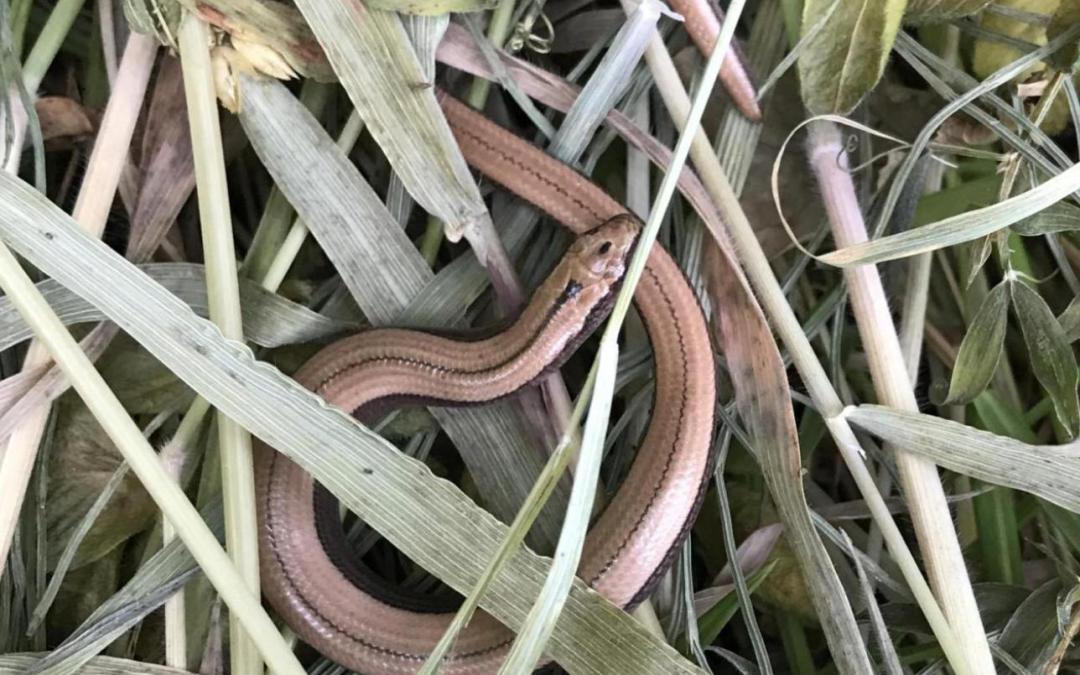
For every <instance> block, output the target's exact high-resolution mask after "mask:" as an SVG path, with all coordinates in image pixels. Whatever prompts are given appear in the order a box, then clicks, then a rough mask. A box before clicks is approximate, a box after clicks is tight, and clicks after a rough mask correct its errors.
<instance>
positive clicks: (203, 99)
mask: <svg viewBox="0 0 1080 675" xmlns="http://www.w3.org/2000/svg"><path fill="white" fill-rule="evenodd" d="M179 44H180V60H181V65H182V67H183V71H184V92H185V95H186V97H187V107H188V119H189V120H190V125H191V144H192V150H193V155H194V160H195V182H196V186H197V190H198V194H199V220H200V222H201V226H202V239H203V253H204V258H205V260H206V264H205V267H206V286H207V289H206V290H207V297H208V300H209V309H210V319H211V320H212V321H213V322H214V323H215V324H217V326H218V327H219V328H221V332H222V334H224V335H225V337H227V338H231V339H233V340H243V339H244V329H243V325H242V323H241V320H240V288H239V279H238V276H237V269H236V251H235V249H234V246H233V231H232V216H231V212H230V208H229V193H228V181H227V178H226V175H225V158H224V151H223V150H222V147H221V127H220V123H219V121H218V106H217V95H216V93H215V91H214V79H213V75H212V71H211V65H210V30H209V29H208V28H207V26H206V24H205V23H203V22H202V20H201V19H199V18H198V17H196V16H195V15H193V14H188V15H186V16H185V17H184V20H183V22H182V23H181V26H180V34H179ZM216 421H217V431H218V446H219V452H220V453H221V483H222V494H223V496H224V504H225V541H226V546H227V548H228V551H229V555H230V556H231V557H232V559H233V561H234V562H235V564H236V567H237V569H238V570H239V571H240V574H241V576H242V577H243V579H244V583H245V584H246V586H247V588H248V589H249V590H251V591H252V592H253V593H255V594H256V595H258V593H259V544H258V538H257V533H258V520H257V517H256V511H255V470H254V465H253V460H252V453H251V434H249V433H248V431H247V430H246V429H244V428H243V427H242V426H240V425H239V424H237V423H236V422H234V421H233V420H231V419H229V418H228V417H226V416H225V415H223V414H221V413H218V415H217V418H216ZM229 643H230V655H231V660H232V672H233V673H234V674H235V675H261V674H262V671H263V666H262V660H261V659H260V657H259V653H258V650H257V649H256V648H255V644H254V642H252V640H251V638H250V636H248V635H246V634H245V633H244V631H243V628H242V627H241V626H240V625H239V622H237V621H230V622H229Z"/></svg>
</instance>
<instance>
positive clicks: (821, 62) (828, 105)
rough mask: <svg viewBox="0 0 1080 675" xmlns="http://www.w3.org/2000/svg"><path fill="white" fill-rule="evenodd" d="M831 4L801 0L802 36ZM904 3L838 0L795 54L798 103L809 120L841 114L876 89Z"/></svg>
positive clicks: (900, 0) (827, 0)
mask: <svg viewBox="0 0 1080 675" xmlns="http://www.w3.org/2000/svg"><path fill="white" fill-rule="evenodd" d="M832 4H833V0H806V4H805V5H804V6H803V19H802V25H803V30H804V32H805V31H806V30H807V29H808V27H811V26H814V25H815V23H816V19H817V18H818V17H820V16H821V14H822V13H824V12H826V11H828V9H829V8H830V6H831V5H832ZM906 6H907V0H840V5H839V7H837V8H836V10H835V11H833V13H832V16H831V17H830V18H829V20H828V22H827V23H826V24H825V27H824V28H823V29H821V30H819V31H817V32H816V33H815V34H814V35H813V36H812V37H810V38H809V39H808V40H807V42H806V43H805V49H804V50H803V52H802V54H800V55H799V79H800V80H801V82H802V99H803V104H804V105H806V107H807V108H808V109H809V110H810V112H811V113H813V114H815V115H820V114H824V113H837V114H840V115H846V114H847V113H849V112H851V110H852V109H853V108H854V107H855V106H856V105H858V103H859V101H860V100H862V98H863V96H865V95H866V94H867V92H869V91H870V90H871V89H873V87H874V85H875V84H877V81H878V79H879V78H880V77H881V73H882V71H883V70H884V69H885V62H886V61H887V60H888V58H889V52H890V50H892V43H893V40H894V39H895V38H896V31H897V30H898V29H899V28H900V19H901V17H902V16H903V14H904V8H905V7H906Z"/></svg>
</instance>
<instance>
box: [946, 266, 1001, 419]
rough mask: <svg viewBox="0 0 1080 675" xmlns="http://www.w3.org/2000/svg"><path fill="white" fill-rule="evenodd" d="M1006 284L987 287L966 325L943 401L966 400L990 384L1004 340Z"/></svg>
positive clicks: (959, 401)
mask: <svg viewBox="0 0 1080 675" xmlns="http://www.w3.org/2000/svg"><path fill="white" fill-rule="evenodd" d="M1006 286H1007V282H1004V281H1003V282H1001V283H1000V284H998V285H997V286H995V287H994V289H993V290H992V291H990V293H989V294H988V295H987V296H986V299H985V300H983V303H982V307H980V308H979V311H978V313H977V314H975V318H974V319H973V320H972V322H971V326H970V327H968V331H967V334H966V335H965V336H964V341H963V342H961V343H960V353H959V354H957V356H956V365H955V366H954V367H953V372H952V380H951V381H950V382H949V395H948V396H947V397H946V398H945V403H967V402H968V401H971V400H972V399H974V398H975V397H976V396H978V395H979V394H980V393H981V392H982V390H983V389H986V386H987V385H988V384H990V378H992V377H993V376H994V371H995V370H997V364H998V361H999V360H1000V359H1001V350H1002V347H1003V346H1004V344H1005V324H1006V321H1005V320H1006V319H1007V318H1008V312H1009V296H1008V293H1007V292H1006V291H1007V288H1006Z"/></svg>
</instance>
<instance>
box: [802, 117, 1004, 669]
mask: <svg viewBox="0 0 1080 675" xmlns="http://www.w3.org/2000/svg"><path fill="white" fill-rule="evenodd" d="M809 137H810V140H809V150H808V155H809V161H810V165H811V167H812V168H813V170H814V173H815V174H816V176H817V180H818V185H819V186H820V187H821V191H822V197H823V199H824V201H825V209H826V212H827V214H828V217H829V222H830V224H831V226H832V231H833V237H834V238H835V240H836V245H837V247H840V248H843V247H846V246H851V245H854V244H858V243H861V242H864V241H867V240H868V235H867V230H866V223H865V221H864V220H863V215H862V211H861V210H860V209H859V202H858V197H857V195H856V192H855V185H854V183H853V182H852V180H851V174H850V173H849V172H848V164H847V154H846V153H845V152H844V146H843V142H842V138H841V135H840V132H839V130H838V129H837V128H836V126H835V125H834V124H833V123H831V122H823V121H819V122H815V123H813V124H811V125H810V126H809ZM844 277H845V279H846V281H847V284H848V290H849V292H850V297H851V306H852V309H853V310H854V312H855V319H856V323H857V324H858V327H859V334H860V336H861V337H862V343H863V349H864V351H865V352H866V356H867V360H868V361H869V366H870V373H871V377H872V378H873V381H874V388H875V390H876V391H877V396H878V401H879V402H880V403H881V404H883V405H888V406H891V407H894V408H898V409H901V410H909V411H912V412H917V411H918V403H917V402H916V400H915V392H914V390H913V388H912V384H911V378H910V377H909V376H908V370H907V362H906V359H905V358H904V352H903V350H902V349H901V346H900V340H899V338H898V336H897V332H896V327H895V325H894V324H893V320H892V313H891V311H890V309H889V303H888V299H887V298H886V296H885V289H884V286H883V285H882V283H881V277H880V276H879V275H878V271H877V267H876V266H874V265H860V266H857V267H849V268H845V269H844ZM896 465H897V469H898V470H899V473H900V481H901V484H902V486H903V489H904V494H905V496H906V500H907V504H908V510H909V511H910V513H911V518H912V520H913V522H914V525H915V534H916V537H917V538H918V540H919V547H920V550H921V551H922V554H923V559H924V560H925V561H926V568H927V574H928V576H929V578H930V584H931V586H932V587H933V588H934V589H935V590H936V592H937V597H938V601H939V602H940V603H941V607H942V609H943V611H944V612H945V616H946V618H947V619H948V621H949V624H950V625H951V626H952V628H953V630H954V631H955V633H956V636H957V639H958V640H959V641H960V647H961V649H962V650H963V652H964V656H965V658H966V660H967V661H968V663H969V664H970V665H971V666H972V667H973V668H974V669H975V671H976V672H979V673H992V672H994V665H993V658H992V657H991V654H990V646H989V643H988V642H987V640H986V631H985V629H984V628H983V624H982V619H981V618H980V616H979V610H978V606H977V605H976V604H975V593H974V591H973V590H972V587H971V581H970V579H969V578H968V573H967V567H966V565H965V564H964V556H963V552H962V551H961V549H960V542H959V539H958V538H957V536H956V530H955V529H954V527H953V521H952V515H951V513H950V512H949V505H948V502H947V500H946V498H945V490H944V488H943V487H942V485H941V479H940V477H939V476H938V471H937V467H936V466H935V465H934V464H933V463H932V462H930V461H927V460H926V459H924V458H921V457H916V456H914V455H911V454H909V453H906V452H903V451H902V449H899V448H898V449H897V453H896Z"/></svg>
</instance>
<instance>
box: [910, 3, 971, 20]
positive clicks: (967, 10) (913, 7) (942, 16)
mask: <svg viewBox="0 0 1080 675" xmlns="http://www.w3.org/2000/svg"><path fill="white" fill-rule="evenodd" d="M989 4H990V0H908V4H907V10H906V11H905V12H904V23H925V22H930V21H948V20H950V19H957V18H959V17H962V16H968V15H969V14H975V13H976V12H978V11H979V10H981V9H982V8H983V7H986V6H987V5H989Z"/></svg>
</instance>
